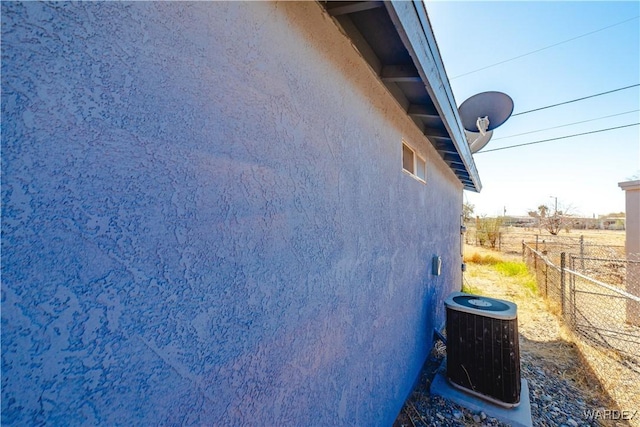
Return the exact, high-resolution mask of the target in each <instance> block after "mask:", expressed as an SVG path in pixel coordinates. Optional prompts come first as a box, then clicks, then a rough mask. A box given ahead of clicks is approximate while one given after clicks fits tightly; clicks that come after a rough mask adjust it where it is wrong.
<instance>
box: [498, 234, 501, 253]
mask: <svg viewBox="0 0 640 427" xmlns="http://www.w3.org/2000/svg"><path fill="white" fill-rule="evenodd" d="M498 251H499V252H502V232H501V231H498Z"/></svg>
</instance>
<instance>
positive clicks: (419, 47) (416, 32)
mask: <svg viewBox="0 0 640 427" xmlns="http://www.w3.org/2000/svg"><path fill="white" fill-rule="evenodd" d="M385 7H386V8H387V11H388V12H389V16H390V17H391V20H392V21H393V23H394V25H395V26H396V29H397V30H398V35H399V36H400V38H401V39H402V42H403V43H404V44H405V47H406V48H407V50H408V51H409V53H410V54H411V56H412V58H413V60H414V65H415V66H416V68H417V69H418V73H419V74H420V76H421V77H422V79H423V82H424V84H425V87H426V89H427V92H429V95H430V96H431V99H432V101H433V103H434V105H435V106H436V109H437V110H438V112H439V114H440V116H441V118H442V121H443V122H444V125H445V127H446V128H447V131H448V132H449V134H450V135H451V137H452V142H453V144H454V146H455V148H456V150H457V152H458V154H459V155H460V158H461V159H462V162H463V163H464V165H465V168H466V169H467V172H468V173H469V176H470V178H471V180H472V181H473V187H474V189H475V191H477V192H480V190H481V189H482V183H481V182H480V176H479V174H478V171H477V169H476V165H475V162H474V160H473V156H472V154H471V150H470V148H469V144H468V143H467V139H466V137H465V134H464V130H463V128H462V121H461V120H460V116H459V114H458V108H457V107H456V103H455V99H454V97H453V92H452V91H451V86H450V84H449V79H448V78H447V74H446V72H445V69H444V65H443V63H442V58H441V57H440V52H439V50H438V46H437V44H436V40H435V36H434V34H433V31H432V29H431V24H430V23H429V18H428V16H427V12H426V9H425V6H424V3H422V1H421V0H413V1H385Z"/></svg>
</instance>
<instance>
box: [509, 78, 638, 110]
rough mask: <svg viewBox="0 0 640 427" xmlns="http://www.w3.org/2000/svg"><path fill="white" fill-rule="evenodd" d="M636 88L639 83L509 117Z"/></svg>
mask: <svg viewBox="0 0 640 427" xmlns="http://www.w3.org/2000/svg"><path fill="white" fill-rule="evenodd" d="M636 86H640V83H636V84H634V85H631V86H625V87H621V88H618V89H613V90H609V91H607V92H602V93H596V94H595V95H589V96H583V97H582V98H578V99H572V100H571V101H565V102H560V103H558V104H553V105H547V106H546V107H540V108H534V109H533V110H527V111H522V112H521V113H516V114H512V115H511V117H514V116H520V115H522V114H527V113H532V112H534V111H540V110H546V109H547V108H551V107H557V106H559V105H565V104H571V103H572V102H577V101H583V100H585V99H589V98H595V97H596V96H602V95H606V94H609V93H613V92H618V91H621V90H625V89H630V88H632V87H636Z"/></svg>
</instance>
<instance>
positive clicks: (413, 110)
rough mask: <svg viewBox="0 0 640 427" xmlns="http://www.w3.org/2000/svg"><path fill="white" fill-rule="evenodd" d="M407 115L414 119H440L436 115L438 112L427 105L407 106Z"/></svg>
mask: <svg viewBox="0 0 640 427" xmlns="http://www.w3.org/2000/svg"><path fill="white" fill-rule="evenodd" d="M407 114H409V115H410V116H414V117H419V118H423V119H440V116H439V115H438V111H437V110H436V109H435V107H430V106H428V105H423V104H411V105H409V110H408V111H407Z"/></svg>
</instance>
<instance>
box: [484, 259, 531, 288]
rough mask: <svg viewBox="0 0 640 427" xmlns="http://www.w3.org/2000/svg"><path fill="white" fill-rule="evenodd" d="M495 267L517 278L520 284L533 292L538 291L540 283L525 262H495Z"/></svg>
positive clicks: (506, 274)
mask: <svg viewBox="0 0 640 427" xmlns="http://www.w3.org/2000/svg"><path fill="white" fill-rule="evenodd" d="M493 268H495V269H496V271H498V272H500V273H501V274H503V275H505V276H508V277H513V278H515V279H516V280H517V283H518V284H520V285H522V286H523V287H524V288H526V289H529V290H530V291H531V292H533V293H536V292H537V290H538V285H537V283H536V279H535V278H534V277H533V276H532V275H531V273H529V269H528V268H527V265H526V264H525V263H524V262H512V261H504V262H499V263H497V264H495V265H494V266H493Z"/></svg>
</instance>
